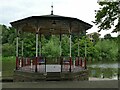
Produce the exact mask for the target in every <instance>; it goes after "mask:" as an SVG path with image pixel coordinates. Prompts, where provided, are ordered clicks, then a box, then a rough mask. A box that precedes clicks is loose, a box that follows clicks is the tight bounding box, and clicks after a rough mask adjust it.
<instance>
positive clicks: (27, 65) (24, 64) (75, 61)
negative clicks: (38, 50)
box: [17, 57, 86, 72]
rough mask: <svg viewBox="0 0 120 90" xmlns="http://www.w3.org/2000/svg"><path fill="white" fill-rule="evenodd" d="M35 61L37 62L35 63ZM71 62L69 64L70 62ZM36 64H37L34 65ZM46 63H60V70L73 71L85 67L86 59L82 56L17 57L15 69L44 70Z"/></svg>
mask: <svg viewBox="0 0 120 90" xmlns="http://www.w3.org/2000/svg"><path fill="white" fill-rule="evenodd" d="M36 62H37V63H36ZM70 63H71V64H70ZM36 64H37V65H36ZM47 65H61V72H70V67H71V71H72V72H74V71H76V70H81V69H86V59H85V58H83V57H72V61H71V62H70V57H38V58H37V59H36V57H31V58H30V57H19V58H18V63H17V70H21V71H28V72H35V68H36V67H37V72H46V67H47Z"/></svg>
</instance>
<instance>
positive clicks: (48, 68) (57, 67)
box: [46, 65, 61, 72]
mask: <svg viewBox="0 0 120 90" xmlns="http://www.w3.org/2000/svg"><path fill="white" fill-rule="evenodd" d="M46 72H61V65H47V66H46Z"/></svg>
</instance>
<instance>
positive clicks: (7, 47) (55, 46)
mask: <svg viewBox="0 0 120 90" xmlns="http://www.w3.org/2000/svg"><path fill="white" fill-rule="evenodd" d="M2 27H3V33H2V51H3V53H2V55H3V56H6V57H7V56H15V51H16V50H15V48H16V34H15V29H13V28H11V27H6V26H4V25H3V26H2ZM19 37H20V38H19V56H21V54H22V51H21V47H22V42H21V41H22V39H23V41H24V46H23V47H24V57H35V55H36V38H35V33H26V32H24V33H22V34H20V35H19ZM105 37H106V38H105V39H104V40H101V41H100V40H99V38H98V35H96V34H95V35H94V37H93V38H94V39H95V42H91V41H90V39H89V38H88V37H87V36H83V35H80V36H79V38H80V39H79V42H78V37H77V36H76V35H72V57H76V56H78V43H79V53H80V57H84V56H85V43H86V51H87V58H88V59H92V60H93V61H98V60H100V61H116V60H118V59H119V58H120V56H119V54H118V53H119V52H120V49H119V48H118V46H119V45H118V44H119V42H120V39H119V36H118V38H112V37H110V35H106V36H105ZM39 42H40V41H39ZM41 44H42V50H40V46H39V48H38V49H39V50H38V52H39V51H42V56H45V57H59V56H60V41H59V36H58V35H52V36H50V35H49V36H44V35H41ZM69 44H70V42H69V36H68V35H62V56H67V57H69V53H70V50H69V48H70V47H69ZM38 54H39V53H38ZM117 57H118V58H117ZM88 59H87V60H88Z"/></svg>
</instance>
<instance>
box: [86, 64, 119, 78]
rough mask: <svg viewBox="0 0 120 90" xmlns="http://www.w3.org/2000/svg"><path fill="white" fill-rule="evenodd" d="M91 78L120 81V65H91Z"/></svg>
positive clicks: (89, 66) (89, 67)
mask: <svg viewBox="0 0 120 90" xmlns="http://www.w3.org/2000/svg"><path fill="white" fill-rule="evenodd" d="M88 69H89V77H94V78H101V79H105V78H108V79H113V80H118V79H119V77H118V76H119V75H118V74H119V71H118V70H119V69H120V66H119V65H118V63H96V64H89V65H88Z"/></svg>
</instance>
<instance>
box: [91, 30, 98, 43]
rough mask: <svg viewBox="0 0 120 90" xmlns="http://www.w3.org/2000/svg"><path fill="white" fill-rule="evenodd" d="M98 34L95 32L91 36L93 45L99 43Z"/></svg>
mask: <svg viewBox="0 0 120 90" xmlns="http://www.w3.org/2000/svg"><path fill="white" fill-rule="evenodd" d="M99 35H100V34H99V33H97V32H95V33H94V34H93V36H92V37H93V40H94V45H95V44H96V43H97V42H98V41H99Z"/></svg>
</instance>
